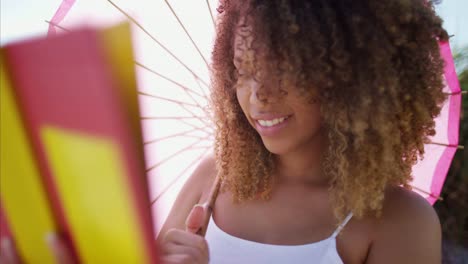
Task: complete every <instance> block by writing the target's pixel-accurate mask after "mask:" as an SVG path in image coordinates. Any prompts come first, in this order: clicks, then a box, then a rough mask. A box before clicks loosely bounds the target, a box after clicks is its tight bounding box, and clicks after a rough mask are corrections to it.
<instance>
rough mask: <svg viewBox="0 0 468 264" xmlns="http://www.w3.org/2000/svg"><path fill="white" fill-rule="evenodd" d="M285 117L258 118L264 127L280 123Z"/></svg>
mask: <svg viewBox="0 0 468 264" xmlns="http://www.w3.org/2000/svg"><path fill="white" fill-rule="evenodd" d="M285 119H286V117H281V118H275V119H273V120H258V123H260V125H261V126H264V127H271V126H274V125H277V124H279V123H282V122H283V121H284V120H285Z"/></svg>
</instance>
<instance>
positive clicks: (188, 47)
mask: <svg viewBox="0 0 468 264" xmlns="http://www.w3.org/2000/svg"><path fill="white" fill-rule="evenodd" d="M216 6H217V3H216V1H215V0H197V1H168V0H164V1H163V0H161V1H148V0H146V1H145V0H135V1H123V0H100V1H90V0H79V1H76V2H75V1H74V0H63V2H62V4H61V5H60V7H59V8H58V10H57V12H56V14H55V16H54V17H53V18H52V20H51V21H48V22H49V23H50V29H49V34H55V30H57V31H67V30H69V29H70V28H73V27H74V26H76V25H77V24H91V25H93V26H96V25H97V26H107V25H110V24H113V23H116V22H117V21H121V20H129V21H130V22H131V24H132V27H133V36H132V37H133V43H134V52H135V58H136V59H135V67H136V72H137V77H138V87H139V100H140V107H141V109H140V110H141V115H142V116H141V122H142V126H143V133H144V135H143V138H144V141H145V142H144V144H145V155H146V163H147V164H148V168H147V174H148V175H147V176H148V178H149V182H150V184H151V190H150V195H151V199H152V202H153V203H152V204H153V208H152V209H153V212H156V210H157V212H156V215H157V219H156V223H158V225H159V224H160V223H163V221H164V219H165V217H166V216H167V214H168V211H169V209H170V207H171V206H172V203H173V202H174V200H175V198H176V195H177V193H178V192H179V190H180V188H181V186H182V185H183V183H184V182H185V180H186V179H187V177H188V176H189V175H190V174H191V172H192V171H193V169H194V168H195V166H196V165H197V163H198V162H199V161H200V160H201V159H202V158H203V157H204V156H205V155H207V154H208V153H209V152H210V150H211V146H212V140H213V126H212V124H211V121H210V112H209V108H208V94H209V65H210V62H209V59H210V56H209V55H210V51H211V46H212V41H213V37H214V26H215V22H214V21H215V17H214V15H215V14H216V13H217V12H216V11H215V7H216ZM440 50H441V55H442V56H443V58H444V59H445V62H446V66H445V73H444V77H445V81H446V86H445V87H444V92H445V93H447V94H448V100H447V101H446V102H445V104H444V106H443V109H442V111H441V114H440V116H439V117H437V119H436V120H435V121H436V131H437V132H436V135H434V136H433V137H432V138H431V143H428V144H426V145H425V156H424V159H423V160H419V161H418V162H417V164H416V165H415V166H414V168H413V176H414V180H413V182H412V183H411V185H412V186H413V187H414V191H416V192H417V193H419V194H420V195H422V196H423V197H425V198H426V199H427V200H428V201H429V202H430V203H431V204H434V202H435V201H437V200H442V198H441V197H440V192H441V189H442V186H443V183H444V180H445V177H446V175H447V171H448V168H449V166H450V164H451V161H452V158H453V156H454V154H455V151H456V150H457V148H462V147H461V146H458V127H459V120H460V101H461V91H460V86H459V84H458V80H457V76H456V73H455V69H454V65H453V59H452V54H451V51H450V45H449V43H440ZM157 227H158V226H157ZM157 229H158V228H157Z"/></svg>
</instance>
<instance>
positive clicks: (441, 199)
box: [411, 185, 444, 201]
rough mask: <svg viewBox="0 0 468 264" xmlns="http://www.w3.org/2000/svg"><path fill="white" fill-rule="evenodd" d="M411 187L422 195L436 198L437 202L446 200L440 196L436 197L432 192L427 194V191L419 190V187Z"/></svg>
mask: <svg viewBox="0 0 468 264" xmlns="http://www.w3.org/2000/svg"><path fill="white" fill-rule="evenodd" d="M411 187H412V188H414V189H416V190H418V191H420V192H422V193H424V194H426V195H429V196H431V197H433V198H435V199H437V200H439V201H443V200H444V198H442V197H440V196H437V195H434V194H432V193H430V192H427V191H425V190H423V189H420V188H418V187H416V186H414V185H411Z"/></svg>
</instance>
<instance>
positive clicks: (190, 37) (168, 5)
mask: <svg viewBox="0 0 468 264" xmlns="http://www.w3.org/2000/svg"><path fill="white" fill-rule="evenodd" d="M164 2H165V3H166V5H167V7H169V9H170V10H171V12H172V14H173V15H174V17H175V18H176V19H177V22H179V25H180V26H181V27H182V29H183V30H184V32H185V35H187V37H188V38H189V39H190V42H191V43H192V45H193V46H194V47H195V49H196V50H197V52H198V54H199V55H200V57H201V58H202V60H203V61H204V62H205V64H206V67H207V68H208V69H209V68H210V65H208V61H207V60H206V58H205V56H203V54H202V52H201V51H200V48H198V46H197V44H196V43H195V41H194V40H193V38H192V36H191V35H190V34H189V33H188V31H187V29H186V28H185V25H184V23H182V21H181V20H180V18H179V16H178V15H177V14H176V12H175V11H174V9H173V8H172V6H171V4H169V2H168V1H167V0H164Z"/></svg>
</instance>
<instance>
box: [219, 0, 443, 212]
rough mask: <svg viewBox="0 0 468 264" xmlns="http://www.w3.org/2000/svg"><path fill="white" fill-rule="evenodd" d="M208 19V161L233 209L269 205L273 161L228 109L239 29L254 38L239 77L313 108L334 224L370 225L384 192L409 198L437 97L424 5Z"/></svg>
mask: <svg viewBox="0 0 468 264" xmlns="http://www.w3.org/2000/svg"><path fill="white" fill-rule="evenodd" d="M218 11H219V12H220V14H219V15H218V19H217V27H216V34H217V35H216V39H215V45H214V49H213V52H212V65H211V66H212V67H211V78H212V93H211V103H212V108H213V111H214V123H215V125H216V135H215V155H216V160H217V169H218V173H219V174H218V175H219V177H221V180H222V181H223V190H229V191H230V192H232V195H233V199H234V201H236V202H242V201H246V200H251V199H261V198H263V199H268V197H269V194H270V192H271V189H272V185H273V176H272V173H273V172H274V170H275V162H274V159H273V156H274V155H273V154H272V153H270V152H269V151H268V150H267V149H266V148H265V146H264V145H263V143H262V141H261V138H260V136H259V135H258V133H257V132H256V131H255V130H254V129H253V128H252V127H251V126H250V124H249V122H248V121H247V118H246V117H245V115H244V113H243V112H242V109H241V107H240V105H239V103H238V101H237V98H236V89H235V86H236V85H237V84H238V82H239V77H238V71H237V70H236V68H235V66H234V63H233V59H234V47H233V46H234V36H235V34H236V29H237V28H238V27H239V26H240V27H242V26H243V25H239V21H240V20H241V18H247V20H248V24H249V26H251V34H252V36H254V41H253V44H252V47H251V48H250V50H249V52H245V54H246V55H244V57H243V62H242V67H246V68H249V67H250V68H249V69H250V70H252V69H253V71H254V74H255V76H257V75H258V76H260V77H259V78H262V76H263V78H266V77H268V76H280V77H278V78H279V83H280V85H284V86H293V87H294V88H295V89H299V90H300V91H301V93H303V94H304V95H305V96H309V97H308V98H315V99H317V100H319V101H320V103H321V106H320V115H321V117H322V118H323V127H324V129H325V131H326V134H325V135H326V136H327V138H328V141H329V144H328V147H327V149H326V151H325V153H324V157H325V158H324V159H323V164H322V166H323V168H322V169H323V171H322V172H323V173H325V175H326V176H327V179H329V182H330V187H329V191H330V197H331V201H332V204H333V210H334V214H335V216H336V217H337V218H339V219H343V217H344V216H345V214H346V213H347V212H348V211H349V210H351V211H353V213H354V215H355V216H356V217H358V218H360V217H363V216H364V215H367V214H371V215H374V216H377V217H379V216H380V215H381V211H382V204H383V200H384V193H385V192H384V191H385V188H386V187H387V186H389V185H401V186H403V187H405V188H408V189H411V186H410V184H409V183H410V181H411V180H412V175H411V171H412V166H413V165H414V164H415V163H416V162H417V159H418V157H420V158H423V157H424V144H425V143H428V142H429V139H428V137H429V136H432V135H434V134H435V130H434V126H435V124H434V117H436V116H438V115H439V113H440V111H441V105H442V104H443V102H444V101H445V100H446V97H447V95H446V94H444V93H443V91H442V89H443V87H444V80H443V67H444V62H443V60H442V58H441V57H440V54H439V45H438V44H439V43H438V42H439V41H447V40H448V35H447V32H446V31H445V30H444V29H443V28H442V20H441V18H440V17H438V16H437V15H436V14H435V11H434V7H433V4H432V3H431V2H428V1H425V0H388V1H378V0H309V1H299V0H236V1H233V0H225V1H223V2H222V4H221V5H220V8H219V9H218ZM268 65H270V66H268ZM271 65H273V66H271ZM266 66H268V67H266ZM260 68H261V69H267V70H262V71H260V70H259V69H260ZM257 72H261V74H257Z"/></svg>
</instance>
